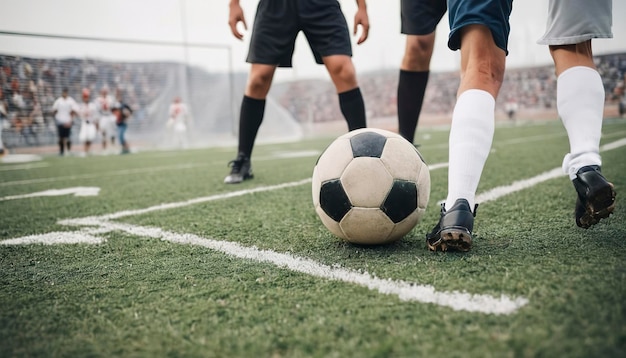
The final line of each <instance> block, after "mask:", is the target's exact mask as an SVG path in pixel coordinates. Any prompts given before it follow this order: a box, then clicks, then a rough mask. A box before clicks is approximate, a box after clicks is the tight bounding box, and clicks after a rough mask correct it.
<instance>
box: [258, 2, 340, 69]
mask: <svg viewBox="0 0 626 358" xmlns="http://www.w3.org/2000/svg"><path fill="white" fill-rule="evenodd" d="M300 31H302V32H303V33H304V35H305V36H306V38H307V41H308V42H309V46H310V47H311V50H312V51H313V56H314V57H315V62H317V63H319V64H322V63H323V61H322V57H325V56H330V55H347V56H352V45H351V43H350V31H349V30H348V24H347V23H346V18H345V17H344V15H343V12H342V11H341V6H340V5H339V2H338V1H337V0H260V1H259V5H258V7H257V12H256V17H255V19H254V27H253V29H252V37H251V39H250V51H249V52H248V58H247V59H246V62H249V63H259V64H266V65H277V66H279V67H291V57H292V55H293V51H294V47H295V42H296V37H297V36H298V33H299V32H300Z"/></svg>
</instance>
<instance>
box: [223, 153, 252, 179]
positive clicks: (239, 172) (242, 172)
mask: <svg viewBox="0 0 626 358" xmlns="http://www.w3.org/2000/svg"><path fill="white" fill-rule="evenodd" d="M228 166H230V167H231V169H230V174H228V176H226V178H224V183H226V184H238V183H241V182H242V181H244V180H247V179H252V178H254V175H253V174H252V164H251V163H250V158H248V157H246V156H245V155H244V154H243V153H239V155H237V159H235V160H231V161H230V162H228Z"/></svg>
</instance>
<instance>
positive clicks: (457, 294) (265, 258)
mask: <svg viewBox="0 0 626 358" xmlns="http://www.w3.org/2000/svg"><path fill="white" fill-rule="evenodd" d="M294 184H295V183H294ZM276 187H277V186H275V187H274V188H275V189H276ZM63 223H64V224H66V225H92V226H97V228H93V229H92V230H93V231H91V233H93V232H96V231H99V232H103V231H122V232H126V233H128V234H130V235H133V236H138V237H149V238H154V239H160V240H163V241H167V242H171V243H175V244H182V245H194V246H201V247H205V248H207V249H210V250H213V251H218V252H221V253H224V254H226V255H229V256H233V257H236V258H240V259H246V260H253V261H256V262H261V263H271V264H274V265H275V266H277V267H278V268H281V269H288V270H291V271H294V272H300V273H303V274H307V275H311V276H314V277H319V278H323V279H328V280H332V281H341V282H345V283H349V284H356V285H359V286H362V287H365V288H368V289H370V290H373V291H378V292H379V293H382V294H385V295H395V296H397V297H398V298H399V299H400V300H402V301H415V302H421V303H431V304H436V305H439V306H444V307H449V308H451V309H453V310H455V311H467V312H476V313H484V314H494V315H509V314H513V313H515V312H516V311H517V310H519V309H520V308H522V307H523V306H525V305H527V304H528V299H526V298H524V297H509V296H507V295H504V294H503V295H500V296H497V297H494V296H490V295H482V294H471V293H468V292H463V291H437V290H436V289H435V288H434V287H433V286H431V285H420V284H417V283H411V282H406V281H400V280H391V279H382V278H378V277H376V276H374V275H372V274H370V273H367V272H365V271H361V270H360V271H356V270H351V269H347V268H342V267H340V266H338V265H333V266H328V265H325V264H321V263H319V262H316V261H313V260H311V259H307V258H303V257H298V256H295V255H291V254H288V253H278V252H275V251H272V250H264V249H259V248H256V247H254V246H252V247H248V246H244V245H241V244H239V243H237V242H232V241H222V240H215V239H210V238H203V237H200V236H197V235H193V234H180V233H174V232H170V231H166V230H163V229H161V228H157V227H148V226H138V225H131V224H124V223H117V222H110V221H107V220H99V219H98V218H90V219H89V218H83V219H69V220H63ZM59 234H65V233H50V234H44V235H40V237H37V236H30V237H26V238H21V239H13V240H7V241H12V242H11V244H17V243H19V242H21V243H47V244H55V243H61V242H60V241H61V240H62V239H61V238H60V237H59V236H60V235H59ZM81 235H84V236H85V237H84V238H82V239H81ZM46 240H48V241H46ZM25 241H26V242H25ZM65 241H67V242H64V243H100V242H103V241H104V240H103V239H100V241H98V238H97V237H94V236H93V235H91V234H90V232H89V231H84V232H82V233H80V232H77V233H72V234H71V235H70V237H69V238H68V239H66V240H65ZM5 243H6V241H4V242H0V244H5Z"/></svg>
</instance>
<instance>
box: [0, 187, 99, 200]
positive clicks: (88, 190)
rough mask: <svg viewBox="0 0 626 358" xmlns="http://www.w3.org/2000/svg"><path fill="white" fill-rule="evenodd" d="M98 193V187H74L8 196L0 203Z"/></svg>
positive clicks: (94, 194)
mask: <svg viewBox="0 0 626 358" xmlns="http://www.w3.org/2000/svg"><path fill="white" fill-rule="evenodd" d="M99 192H100V188H98V187H83V186H79V187H74V188H65V189H51V190H44V191H38V192H36V193H30V194H23V195H10V196H5V197H3V198H0V201H5V200H15V199H25V198H34V197H38V196H61V195H72V194H73V195H74V196H97V195H98V193H99Z"/></svg>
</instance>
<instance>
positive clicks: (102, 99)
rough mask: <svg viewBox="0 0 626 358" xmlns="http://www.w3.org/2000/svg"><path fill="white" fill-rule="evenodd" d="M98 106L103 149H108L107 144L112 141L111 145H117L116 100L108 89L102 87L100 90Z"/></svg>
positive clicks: (97, 100)
mask: <svg viewBox="0 0 626 358" xmlns="http://www.w3.org/2000/svg"><path fill="white" fill-rule="evenodd" d="M96 106H97V108H98V115H99V117H100V118H99V119H98V127H99V129H100V133H101V135H102V149H103V150H106V149H107V143H108V142H109V141H110V142H111V145H115V135H116V133H115V132H116V128H115V120H116V118H115V115H114V114H113V107H114V106H115V98H113V96H111V95H110V94H109V89H108V87H106V86H105V87H102V89H101V90H100V96H98V98H97V99H96Z"/></svg>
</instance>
